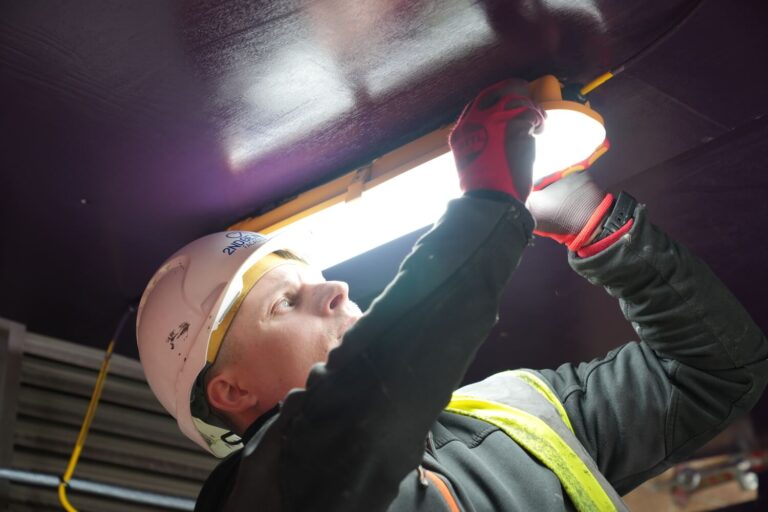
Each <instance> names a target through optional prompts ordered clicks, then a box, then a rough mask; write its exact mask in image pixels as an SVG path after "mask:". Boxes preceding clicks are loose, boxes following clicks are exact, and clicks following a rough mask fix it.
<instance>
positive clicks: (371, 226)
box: [275, 152, 461, 269]
mask: <svg viewBox="0 0 768 512" xmlns="http://www.w3.org/2000/svg"><path fill="white" fill-rule="evenodd" d="M460 195H461V190H460V189H459V179H458V176H457V174H456V169H455V166H454V163H453V156H452V155H451V153H450V152H449V153H446V154H444V155H441V156H439V157H437V158H434V159H432V160H430V161H428V162H425V163H424V164H422V165H419V166H418V167H415V168H413V169H411V170H410V171H407V172H405V173H403V174H401V175H399V176H397V177H395V178H392V179H390V180H387V181H386V182H384V183H382V184H381V185H378V186H377V187H374V188H372V189H370V190H367V191H365V192H363V195H362V196H361V197H360V198H358V199H354V200H352V201H349V202H345V203H339V204H336V205H334V206H331V207H329V208H326V209H324V210H322V211H320V212H317V213H315V214H313V215H310V216H308V217H305V218H303V219H301V220H298V221H296V222H294V223H292V224H290V225H289V226H286V227H285V228H283V229H281V230H279V231H277V232H275V234H277V233H280V234H283V233H286V232H288V231H289V230H290V231H294V230H296V231H298V232H300V233H308V234H310V235H311V237H312V240H313V246H312V247H310V248H309V250H310V252H309V253H308V254H305V255H306V257H307V258H308V259H309V261H310V262H311V263H312V264H313V265H316V266H317V267H318V268H321V269H326V268H330V267H332V266H334V265H336V264H338V263H341V262H342V261H346V260H348V259H350V258H352V257H354V256H357V255H358V254H362V253H364V252H366V251H369V250H371V249H373V248H374V247H378V246H380V245H382V244H385V243H387V242H389V241H391V240H394V239H396V238H398V237H400V236H403V235H405V234H407V233H410V232H412V231H416V230H417V229H419V228H423V227H425V226H429V225H430V224H432V223H434V222H435V221H436V220H437V219H438V218H439V217H440V215H441V214H442V213H443V211H444V210H445V207H446V204H447V203H448V201H449V200H451V199H453V198H456V197H459V196H460Z"/></svg>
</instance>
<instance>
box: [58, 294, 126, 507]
mask: <svg viewBox="0 0 768 512" xmlns="http://www.w3.org/2000/svg"><path fill="white" fill-rule="evenodd" d="M135 311H136V308H135V307H134V306H133V305H131V306H129V307H128V309H127V310H126V312H125V313H123V316H122V318H120V322H119V323H118V324H117V328H116V329H115V334H114V335H113V336H112V339H111V340H110V342H109V345H107V350H106V351H105V352H104V359H103V360H102V362H101V368H100V369H99V376H98V377H97V378H96V384H95V385H94V386H93V392H92V393H91V400H90V402H89V403H88V409H87V410H86V411H85V417H84V418H83V424H82V425H81V426H80V433H79V434H78V435H77V440H76V441H75V447H74V448H73V449H72V455H70V457H69V462H68V463H67V469H66V470H65V471H64V475H63V476H62V477H61V481H60V483H59V488H58V494H59V502H60V503H61V506H62V507H64V510H66V511H67V512H78V511H77V509H76V508H75V507H73V506H72V504H71V503H70V502H69V499H68V498H67V488H68V487H69V482H70V480H71V479H72V475H73V474H74V473H75V467H77V462H78V460H80V454H81V453H82V451H83V445H84V444H85V439H86V438H87V437H88V431H89V430H90V429H91V423H92V422H93V417H94V416H95V415H96V407H98V405H99V400H101V392H102V390H103V389H104V382H105V381H106V379H107V373H108V372H109V363H110V360H111V359H112V351H113V349H114V348H115V342H116V341H117V339H118V337H119V336H120V333H121V332H122V331H123V327H124V326H125V322H126V321H127V320H128V317H129V316H130V315H132V314H133V313H134V312H135Z"/></svg>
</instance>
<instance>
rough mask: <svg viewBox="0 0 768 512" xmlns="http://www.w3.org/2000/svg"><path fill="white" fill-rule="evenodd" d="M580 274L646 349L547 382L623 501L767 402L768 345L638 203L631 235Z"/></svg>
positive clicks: (581, 266) (559, 373) (570, 369)
mask: <svg viewBox="0 0 768 512" xmlns="http://www.w3.org/2000/svg"><path fill="white" fill-rule="evenodd" d="M569 261H570V264H571V266H572V267H573V268H574V270H576V271H577V272H578V273H579V274H581V275H582V276H584V277H585V278H586V279H588V280H589V281H590V282H591V283H593V284H597V285H602V286H604V287H605V289H606V291H607V292H608V293H609V294H611V295H612V296H614V297H616V298H618V299H619V303H620V305H621V310H622V312H623V313H624V316H625V317H626V318H627V320H628V321H630V322H631V323H632V326H633V327H634V328H635V331H636V332H637V334H638V336H639V337H640V339H641V342H640V343H630V344H627V345H624V346H622V347H620V348H618V349H616V350H614V351H613V352H611V353H610V354H608V356H607V357H605V358H603V359H598V360H595V361H592V362H590V363H584V364H580V365H578V366H574V365H570V364H566V365H563V366H561V367H560V368H558V369H557V370H556V371H543V372H542V374H543V376H544V377H545V378H546V380H547V381H549V383H550V384H551V385H552V387H553V388H554V390H555V392H556V393H557V395H558V396H559V397H560V399H561V401H562V402H563V403H564V405H565V408H566V410H567V412H568V415H569V417H570V420H571V422H572V424H573V426H574V428H575V430H576V433H577V435H578V436H579V437H580V439H581V441H582V442H583V443H584V445H585V446H586V447H587V448H588V449H589V451H590V452H591V453H592V455H593V457H594V458H595V460H596V461H597V463H598V466H599V467H600V469H601V471H602V472H603V473H604V474H605V475H606V476H607V477H608V479H609V480H610V481H611V483H612V484H613V485H614V486H615V487H616V489H617V490H618V491H619V492H621V493H626V492H628V491H630V490H631V489H632V488H634V487H635V486H637V485H639V484H640V483H641V482H643V481H644V480H646V479H647V478H650V477H651V476H653V475H655V474H658V473H660V472H661V471H663V470H664V469H666V468H667V467H668V466H670V465H672V464H674V463H676V462H678V461H680V460H682V459H683V458H685V457H686V456H688V455H690V454H691V453H692V452H693V451H694V450H695V449H696V448H698V447H700V446H701V445H703V444H704V443H705V442H706V441H707V440H709V439H711V438H712V437H713V436H714V435H715V434H717V433H718V432H720V431H721V430H723V429H724V428H725V427H726V426H727V425H728V424H729V423H730V422H731V421H733V420H734V419H735V418H736V417H738V416H739V415H742V414H744V413H746V412H747V411H748V410H749V409H750V408H751V407H752V406H753V405H754V404H755V403H756V401H757V400H758V398H759V397H760V395H761V393H762V391H763V389H764V387H765V385H766V381H767V380H768V363H767V362H766V357H768V343H767V342H766V338H765V336H764V335H763V333H761V332H760V330H759V329H758V327H757V326H756V325H755V323H754V322H753V321H752V319H751V318H750V317H749V315H748V314H747V313H746V312H745V311H744V309H743V308H742V306H741V305H740V304H739V303H738V301H737V300H736V299H735V298H734V297H733V296H732V295H731V293H730V292H729V291H728V290H727V289H726V288H725V286H724V285H723V284H722V283H721V282H720V281H719V280H718V279H717V277H715V275H714V274H713V273H712V272H711V271H710V269H709V268H708V267H707V266H706V265H705V264H704V263H703V262H701V261H700V260H699V259H698V258H696V257H695V256H693V255H692V254H691V253H690V252H689V251H688V250H687V249H685V248H684V247H682V246H681V245H680V244H678V243H676V242H675V241H673V240H672V239H670V238H669V237H668V236H667V235H666V234H665V233H663V232H662V231H661V230H659V229H658V228H657V227H655V226H654V225H653V224H651V223H650V222H649V221H648V219H647V218H646V213H645V209H644V208H643V207H638V208H637V209H636V210H635V213H634V224H633V225H632V227H631V229H630V230H629V232H628V233H626V234H624V235H623V236H622V237H621V238H620V239H619V240H618V241H617V242H615V243H614V244H613V245H611V246H610V247H608V248H607V249H605V250H603V251H602V252H599V253H597V254H595V255H593V256H590V257H586V258H580V257H578V256H577V255H576V254H573V253H571V254H570V258H569Z"/></svg>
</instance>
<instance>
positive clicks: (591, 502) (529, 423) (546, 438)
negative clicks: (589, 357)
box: [446, 370, 627, 512]
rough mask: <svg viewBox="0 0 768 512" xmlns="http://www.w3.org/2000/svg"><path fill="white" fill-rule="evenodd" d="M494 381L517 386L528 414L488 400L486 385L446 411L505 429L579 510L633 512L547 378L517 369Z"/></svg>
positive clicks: (457, 397) (457, 398)
mask: <svg viewBox="0 0 768 512" xmlns="http://www.w3.org/2000/svg"><path fill="white" fill-rule="evenodd" d="M491 379H504V382H503V384H504V386H505V388H509V387H510V386H509V385H510V384H512V385H513V387H514V388H515V389H514V390H513V391H514V393H513V395H514V396H516V397H519V398H520V400H519V402H520V404H521V405H523V406H524V407H525V409H526V410H523V409H521V408H518V407H514V406H512V405H510V404H509V403H502V402H500V401H496V400H489V399H488V398H486V397H483V396H482V395H483V394H484V393H482V392H481V390H482V388H483V384H484V382H485V381H484V382H481V383H478V384H477V385H472V386H468V387H467V388H465V389H462V390H459V391H458V392H457V393H455V394H454V395H453V397H452V399H451V402H450V403H449V404H448V407H447V408H446V411H448V412H452V413H456V414H462V415H464V416H470V417H472V418H475V419H479V420H482V421H485V422H486V423H490V424H492V425H495V426H496V427H498V428H499V429H501V430H502V431H503V432H504V433H506V434H507V435H508V436H509V437H510V438H512V439H513V440H514V441H515V442H516V443H517V444H518V445H520V446H521V447H522V448H523V449H525V450H526V451H527V452H528V453H529V454H530V455H532V456H533V457H535V458H536V459H538V460H539V461H540V462H541V463H542V464H544V465H545V466H546V467H548V468H549V469H550V470H551V471H552V472H553V473H555V475H556V476H557V477H558V479H559V480H560V483H561V484H562V486H563V488H564V489H565V492H566V493H567V494H568V496H569V498H570V499H571V501H572V502H573V504H574V506H575V507H576V509H577V510H579V511H590V512H591V511H595V512H603V511H619V510H627V509H626V506H625V505H624V503H623V501H622V500H621V498H620V497H619V496H618V494H617V493H616V491H615V490H614V489H613V488H612V487H611V486H610V484H608V482H607V481H606V480H605V477H603V476H602V475H601V474H600V473H599V471H598V470H597V468H596V466H595V464H594V461H592V459H591V458H590V457H589V455H588V454H587V453H586V450H584V448H583V447H582V446H581V444H580V443H578V440H577V439H576V437H575V435H574V434H573V428H572V426H571V423H570V420H569V419H568V415H567V414H566V412H565V409H564V407H563V405H562V404H561V403H560V401H559V400H558V399H557V397H556V396H555V394H554V393H553V392H552V390H551V389H550V388H549V386H548V385H547V384H546V383H545V382H544V381H543V380H542V379H541V378H539V377H538V376H537V375H535V374H534V373H532V372H527V371H521V370H517V371H510V372H504V373H502V374H498V375H496V376H494V377H492V378H491ZM489 380H490V379H489ZM476 391H480V392H478V393H477V394H478V395H479V396H475V392H476ZM506 391H507V392H509V391H510V390H509V389H507V390H506ZM521 395H524V396H521ZM509 396H510V395H509V394H508V395H507V397H505V400H504V401H505V402H509V401H510V399H509V398H508V397H509ZM515 403H516V404H517V400H515ZM545 408H546V409H547V410H548V411H551V413H549V412H548V411H545V410H544V409H545ZM577 451H578V452H579V453H577Z"/></svg>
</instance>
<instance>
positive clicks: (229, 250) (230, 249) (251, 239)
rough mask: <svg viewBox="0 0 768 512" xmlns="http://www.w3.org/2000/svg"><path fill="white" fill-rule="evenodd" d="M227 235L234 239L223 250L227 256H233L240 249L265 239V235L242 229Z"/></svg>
mask: <svg viewBox="0 0 768 512" xmlns="http://www.w3.org/2000/svg"><path fill="white" fill-rule="evenodd" d="M226 237H227V238H231V239H233V240H232V241H231V242H230V243H229V245H228V246H226V247H225V248H224V249H222V250H221V252H223V253H224V254H226V255H227V256H232V255H233V254H235V252H236V251H237V250H238V249H241V248H244V247H250V246H252V245H254V244H257V243H259V242H261V241H262V240H264V237H263V236H260V235H257V234H256V233H243V232H241V231H233V232H232V233H227V234H226Z"/></svg>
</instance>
